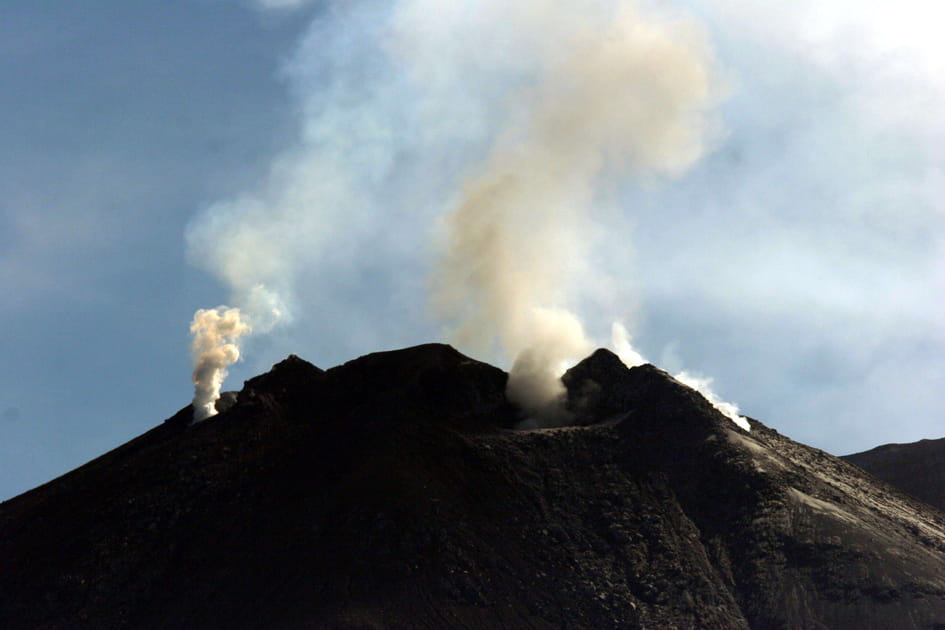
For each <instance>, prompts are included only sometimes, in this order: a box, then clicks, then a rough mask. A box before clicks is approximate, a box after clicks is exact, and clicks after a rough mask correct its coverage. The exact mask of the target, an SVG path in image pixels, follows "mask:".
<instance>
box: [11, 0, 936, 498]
mask: <svg viewBox="0 0 945 630" xmlns="http://www.w3.org/2000/svg"><path fill="white" fill-rule="evenodd" d="M581 2H585V3H586V4H587V6H588V7H592V5H593V6H596V7H597V8H598V9H599V6H598V5H601V4H602V3H603V4H606V2H605V0H581ZM439 5H442V8H441V9H438V8H437V7H438V6H439ZM500 6H502V3H497V2H495V1H494V0H481V1H479V2H473V1H471V0H470V1H466V0H463V1H461V2H453V3H442V2H440V3H435V2H432V1H429V0H401V1H400V2H367V1H364V2H356V1H353V0H346V1H343V2H342V1H339V2H336V3H334V4H332V3H318V2H298V1H296V2H293V1H289V0H282V1H278V0H269V1H268V2H262V1H260V2H256V3H252V2H249V1H247V2H223V1H222V0H220V1H213V0H203V1H197V0H195V1H193V2H175V3H166V2H156V1H155V2H133V3H132V2H117V1H114V2H91V1H90V2H83V3H76V2H72V1H70V0H62V1H59V2H54V1H48V2H29V3H27V2H18V3H14V2H6V3H0V64H2V67H0V95H2V97H0V149H2V150H0V288H2V294H3V296H2V299H0V326H2V330H3V335H2V336H0V340H2V341H0V344H2V345H0V499H2V498H8V497H10V496H13V495H14V494H17V493H19V492H21V491H24V490H26V489H28V488H30V487H33V486H35V485H37V484H39V483H42V482H44V481H47V480H49V479H51V478H52V477H54V476H56V475H59V474H61V473H63V472H66V471H67V470H70V469H71V468H74V467H75V466H77V465H80V464H82V463H84V462H85V461H87V460H89V459H91V458H92V457H94V456H97V455H99V454H101V453H103V452H104V451H106V450H108V449H110V448H113V447H115V446H117V445H119V444H121V443H122V442H124V441H126V440H128V439H130V438H132V437H134V436H136V435H138V434H140V433H142V432H143V431H145V430H147V429H149V428H151V427H153V426H154V425H156V424H157V423H159V422H161V421H162V420H163V419H164V418H166V417H168V416H170V415H171V414H173V413H174V412H175V411H177V410H178V409H179V408H181V407H183V406H184V405H186V404H188V402H189V401H190V397H191V396H192V386H191V382H190V372H191V369H192V365H191V357H190V353H189V350H188V344H189V338H188V331H187V327H188V324H189V322H190V319H191V317H192V316H193V313H194V311H195V310H196V309H197V308H202V307H214V306H217V305H219V304H227V303H231V302H232V300H234V299H239V295H238V294H239V292H240V291H241V290H242V289H243V288H244V287H241V286H240V285H241V283H248V285H250V286H252V285H253V284H254V283H256V282H257V281H258V282H266V283H268V284H269V285H272V284H273V283H275V284H277V285H280V283H284V284H285V286H284V287H282V286H277V287H276V288H277V289H279V290H280V291H283V293H284V295H285V296H287V297H285V299H286V301H287V304H286V306H287V310H288V311H290V312H291V315H292V317H291V320H289V319H288V318H287V319H286V321H285V322H284V323H281V324H279V325H277V326H276V327H275V328H274V329H273V330H272V332H271V333H269V334H259V335H256V336H254V337H253V338H251V339H250V340H249V342H248V343H247V345H246V346H245V348H244V361H243V362H242V363H239V364H237V365H236V366H234V367H233V369H231V375H230V378H229V380H228V382H227V388H231V389H238V388H239V387H240V384H241V382H242V380H244V379H245V378H248V377H249V376H251V375H253V374H256V373H259V372H261V371H264V370H266V369H268V367H269V365H271V364H272V363H274V362H276V361H278V360H280V359H281V358H283V357H284V356H285V355H286V354H288V353H290V352H293V353H296V354H298V355H300V356H302V357H304V358H306V359H308V360H310V361H312V362H313V363H315V364H316V365H319V366H321V367H330V366H331V365H335V364H337V363H340V362H342V361H344V360H347V359H350V358H353V357H355V356H358V355H360V354H364V353H366V352H370V351H374V350H382V349H390V348H395V347H400V346H405V345H410V344H414V343H422V342H426V341H434V340H445V339H446V338H447V333H446V332H445V330H444V328H443V322H442V321H439V320H438V319H437V318H436V317H435V316H434V315H433V314H432V312H431V309H430V308H429V297H428V293H429V291H428V288H429V283H430V276H431V267H432V266H433V265H435V264H436V263H437V260H438V254H437V251H438V249H437V248H438V246H439V244H441V241H442V217H443V216H444V215H445V214H446V213H447V211H448V210H449V209H450V205H451V204H453V203H455V199H456V197H457V195H458V194H459V192H458V191H459V190H461V189H462V185H463V179H464V177H465V176H467V175H468V173H469V171H470V169H472V168H473V167H474V166H475V165H476V164H477V162H479V161H481V160H482V159H483V158H484V156H485V155H486V154H487V153H488V147H489V146H491V144H492V143H494V142H495V141H496V137H497V136H499V135H500V134H502V133H505V132H506V131H507V129H508V123H509V121H510V120H511V121H514V120H516V118H515V117H516V116H519V115H522V114H521V112H519V111H518V110H516V103H517V102H518V101H516V99H515V98H513V96H514V95H515V94H516V93H517V92H516V91H517V90H521V89H523V88H522V86H528V85H530V81H532V76H531V74H530V73H531V72H533V70H534V68H532V67H531V66H530V65H529V63H528V61H527V60H528V59H529V57H528V54H527V53H528V51H529V50H530V49H531V48H534V47H535V46H541V45H544V44H547V42H541V41H537V42H536V41H530V40H529V41H526V40H524V39H522V36H521V29H516V28H510V27H509V26H508V25H509V24H511V23H513V22H510V21H507V20H504V19H503V16H504V13H502V11H507V9H499V8H497V7H500ZM520 6H521V7H523V11H524V9H531V10H535V11H539V10H544V11H548V10H553V9H548V7H554V3H549V2H546V1H543V0H520ZM578 6H580V3H578ZM647 6H648V7H650V9H651V10H656V9H653V7H654V6H656V5H653V3H648V4H647ZM669 6H671V7H674V9H673V10H672V14H673V15H674V16H675V18H678V19H683V20H684V21H685V23H686V24H687V25H689V27H692V28H693V29H694V32H695V33H696V35H695V36H696V37H697V38H698V39H700V41H701V40H704V43H705V44H706V46H707V47H708V48H709V49H710V50H711V51H712V52H711V54H710V56H711V57H712V58H713V59H714V61H713V63H712V72H713V76H712V80H713V83H712V85H713V94H712V97H713V99H715V102H716V103H717V106H716V107H714V108H713V109H712V110H711V111H710V112H708V115H707V119H706V120H707V121H708V123H707V126H706V134H705V146H704V148H703V149H704V150H703V151H702V152H703V155H702V157H701V159H700V160H699V161H697V162H696V163H695V164H694V165H692V166H691V167H689V169H688V170H686V171H685V172H682V173H680V174H676V175H673V176H670V175H665V174H661V173H652V172H635V173H630V174H624V175H623V176H621V177H620V178H619V179H618V180H616V181H608V182H605V183H604V185H602V187H601V189H600V190H598V191H597V193H596V194H595V201H594V204H593V207H591V208H590V209H589V210H588V212H587V213H586V221H585V222H584V225H583V226H582V227H581V230H582V234H584V235H585V236H586V239H587V243H586V248H585V249H586V251H585V255H584V256H583V258H582V259H580V260H576V261H575V264H574V266H575V270H573V274H571V272H570V271H569V281H572V282H575V281H576V283H577V284H578V285H579V289H580V290H578V291H576V292H575V293H574V295H575V298H574V303H571V304H569V305H568V307H569V308H571V309H573V310H575V311H576V312H577V313H578V314H579V315H580V316H581V318H582V319H583V321H584V323H585V325H586V327H587V329H588V333H589V334H590V335H591V336H592V337H593V338H594V339H597V340H599V341H600V343H606V342H607V340H608V331H609V327H610V324H611V322H612V321H613V320H614V319H621V320H623V321H625V322H626V323H627V325H628V327H629V328H630V331H631V333H632V335H633V338H634V342H635V344H636V346H637V347H638V349H640V350H641V351H642V352H643V354H644V355H645V356H647V357H648V358H649V359H650V360H651V361H653V362H655V363H657V364H658V365H659V366H660V367H663V368H666V369H668V370H672V371H677V370H680V369H687V370H689V371H690V372H697V373H699V374H702V375H704V376H710V377H712V378H713V379H714V387H715V389H716V391H717V392H718V393H719V394H720V395H721V396H722V397H723V398H726V399H728V400H733V401H735V402H737V403H738V404H739V405H740V406H741V408H742V410H743V411H744V412H745V413H746V414H748V415H751V416H753V417H756V418H758V419H760V420H762V421H763V422H765V423H766V424H768V425H769V426H772V427H773V428H775V429H777V430H778V431H780V432H782V433H784V434H786V435H788V436H790V437H792V438H794V439H797V440H801V441H803V442H806V443H809V444H811V445H813V446H816V447H819V448H823V449H825V450H827V451H830V452H833V453H837V454H842V453H848V452H853V451H858V450H863V449H866V448H869V447H872V446H875V445H878V444H881V443H885V442H892V441H895V442H907V441H914V440H918V439H922V438H931V437H941V436H942V435H945V423H943V420H945V411H943V409H945V116H942V113H943V105H945V44H943V43H942V40H941V38H940V36H939V34H938V30H939V27H940V24H941V23H942V18H945V14H943V11H945V10H943V9H940V8H932V9H930V8H929V7H930V6H931V5H929V4H928V3H926V2H920V1H919V0H907V1H904V2H898V3H895V4H893V3H889V2H879V1H875V0H869V1H866V2H862V1H861V2H856V3H854V2H848V1H846V0H822V1H820V2H816V3H815V2H795V3H790V4H789V5H788V4H785V3H783V2H775V1H773V0H688V1H682V2H679V3H675V4H672V5H669ZM666 11H667V9H665V8H663V9H659V12H661V14H665V13H666ZM680 11H685V15H686V16H688V17H685V18H682V17H680V15H681V14H680V13H679V12H680ZM930 11H931V14H930ZM936 12H937V13H938V14H937V15H935V13H936ZM484 16H486V17H484ZM526 17H527V16H526ZM675 18H674V19H675ZM522 19H525V18H522ZM542 19H548V16H547V15H545V16H544V17H543V18H542ZM538 31H541V29H538ZM549 32H551V31H549ZM532 37H534V34H533V35H532ZM408 66H409V68H408V70H404V67H408ZM510 95H512V96H510ZM644 171H645V169H644ZM218 235H219V238H218ZM221 243H222V244H227V248H224V247H223V246H222V245H221ZM224 249H225V251H224ZM552 255H554V253H552ZM287 261H288V262H287ZM460 349H461V350H465V351H467V352H469V353H472V354H475V353H474V352H472V350H471V349H470V348H463V347H460ZM478 358H483V359H486V360H490V361H494V362H497V363H500V364H502V367H505V368H508V367H509V365H508V361H507V359H505V358H504V357H502V356H501V355H499V354H495V355H493V356H479V357H478Z"/></svg>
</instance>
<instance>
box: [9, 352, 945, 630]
mask: <svg viewBox="0 0 945 630" xmlns="http://www.w3.org/2000/svg"><path fill="white" fill-rule="evenodd" d="M506 380H507V375H506V374H505V373H504V372H502V371H501V370H499V369H497V368H494V367H491V366H489V365H486V364H484V363H480V362H478V361H474V360H472V359H469V358H467V357H465V356H463V355H461V354H460V353H458V352H456V351H455V350H453V349H452V348H450V347H448V346H444V345H425V346H418V347H415V348H409V349H406V350H399V351H394V352H384V353H379V354H373V355H369V356H366V357H362V358H360V359H356V360H354V361H350V362H348V363H346V364H344V365H342V366H339V367H336V368H333V369H330V370H327V371H322V370H320V369H318V368H316V367H314V366H313V365H311V364H309V363H306V362H305V361H303V360H301V359H299V358H297V357H294V356H291V357H289V358H288V359H286V360H285V361H283V362H281V363H279V364H277V365H275V366H274V367H273V369H272V370H271V371H270V372H268V373H266V374H263V375H261V376H258V377H256V378H254V379H251V380H249V381H247V382H246V384H245V386H244V387H243V389H242V390H241V391H240V392H239V393H238V395H237V396H236V397H235V400H231V401H230V405H229V406H228V407H227V408H226V410H225V411H222V412H221V413H220V414H218V415H216V416H213V417H211V418H209V419H207V420H205V421H203V422H200V423H198V424H196V425H191V424H190V417H191V411H192V410H191V409H190V408H189V407H188V408H185V409H182V410H181V411H180V412H179V413H177V414H176V415H174V416H173V417H171V418H169V419H168V420H167V421H165V422H164V423H163V424H161V425H160V426H158V427H156V428H154V429H153V430H151V431H149V432H147V433H145V434H144V435H142V436H140V437H139V438H137V439H135V440H132V441H131V442H129V443H127V444H125V445H123V446H121V447H119V448H117V449H115V450H114V451H111V452H110V453H107V454H105V455H103V456H102V457H100V458H98V459H96V460H93V461H92V462H89V463H88V464H86V465H85V466H83V467H81V468H79V469H77V470H75V471H73V472H71V473H69V474H67V475H64V476H62V477H60V478H59V479H56V480H54V481H51V482H50V483H47V484H45V485H43V486H41V487H39V488H36V489H34V490H32V491H30V492H27V493H25V494H23V495H21V496H19V497H16V498H14V499H11V500H9V501H7V502H5V503H3V504H0V569H2V570H0V627H2V628H11V629H21V628H30V629H36V628H43V629H47V630H54V629H64V628H69V629H73V628H135V629H137V628H221V629H222V628H226V629H240V628H259V629H273V628H277V629H283V628H288V629H295V628H298V629H302V628H334V629H341V628H346V629H361V630H364V629H406V628H421V629H437V630H442V629H445V628H468V629H472V628H507V629H514V630H521V629H551V628H574V629H594V630H601V629H608V628H615V629H616V628H758V629H762V628H765V629H766V628H804V629H815V628H817V629H820V628H856V629H857V630H862V629H870V628H876V629H880V628H882V629H888V628H899V629H913V628H916V629H917V628H940V629H941V628H945V514H943V513H941V512H939V511H936V510H933V509H931V508H929V507H928V506H926V505H925V504H923V503H921V502H919V501H916V500H913V499H912V498H910V497H908V496H906V495H903V494H900V493H898V492H897V491H895V490H893V489H892V488H890V487H888V486H886V485H885V484H882V483H879V482H877V481H876V480H874V479H873V478H872V477H870V476H869V475H867V474H865V473H863V472H862V471H861V470H860V469H858V468H856V467H855V466H853V465H851V464H848V463H846V462H844V461H842V460H840V459H838V458H836V457H832V456H830V455H828V454H826V453H824V452H822V451H818V450H816V449H813V448H810V447H807V446H804V445H802V444H798V443H796V442H792V441H791V440H789V439H787V438H785V437H783V436H781V435H780V434H778V433H777V432H776V431H773V430H771V429H769V428H767V427H765V426H764V425H762V424H761V423H759V422H757V421H754V420H752V421H751V426H752V430H751V432H745V431H743V430H741V429H739V428H738V427H737V426H735V425H734V424H733V423H732V422H731V421H730V420H728V419H727V418H725V417H724V416H722V415H721V414H719V413H718V412H717V411H716V410H715V409H714V408H713V407H712V406H711V405H710V404H709V403H708V402H707V401H706V400H705V399H704V398H703V397H702V396H701V395H699V394H698V393H696V392H695V391H693V390H691V389H689V388H687V387H685V386H683V385H681V384H680V383H678V382H676V381H675V380H673V379H672V378H670V377H669V376H668V375H667V374H666V373H665V372H662V371H660V370H658V369H656V368H655V367H653V366H641V367H637V368H633V369H627V368H626V367H624V366H623V364H622V363H620V361H619V360H618V359H617V358H616V356H614V355H613V354H612V353H610V352H608V351H606V350H599V351H597V352H595V353H594V354H593V355H592V356H591V357H589V358H588V359H586V360H585V361H583V362H582V363H581V364H579V365H577V366H576V367H574V368H573V369H572V370H570V371H569V372H568V373H567V374H566V375H565V376H564V378H563V380H564V382H565V384H566V385H567V388H568V392H569V397H568V406H569V408H570V410H571V412H572V413H573V415H574V418H575V424H574V426H568V427H562V428H556V429H536V430H528V431H524V430H515V429H514V428H513V427H515V426H516V425H517V424H518V423H519V422H520V421H521V420H522V418H521V417H520V416H519V413H518V411H517V410H516V408H515V407H514V406H512V405H511V404H510V403H509V402H508V400H507V399H506V397H505V384H506Z"/></svg>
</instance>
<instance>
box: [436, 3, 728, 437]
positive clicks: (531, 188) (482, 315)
mask: <svg viewBox="0 0 945 630" xmlns="http://www.w3.org/2000/svg"><path fill="white" fill-rule="evenodd" d="M511 4H512V6H511V7H509V6H507V5H502V7H503V8H501V9H500V8H498V5H495V6H493V7H492V10H494V11H495V12H496V15H495V18H496V20H497V21H501V22H502V23H504V24H506V25H509V24H511V25H512V26H511V28H514V29H515V32H516V36H517V37H520V38H522V39H524V40H526V41H528V42H529V44H530V46H529V50H530V53H531V55H532V56H533V59H531V60H530V63H531V65H532V72H533V75H532V77H531V80H530V81H529V82H528V83H527V84H525V85H522V86H521V87H520V88H518V89H516V90H514V91H513V92H512V94H510V98H511V99H513V103H514V105H513V106H512V107H511V108H510V111H511V112H512V114H513V115H510V116H509V117H508V119H506V120H504V121H503V123H502V126H501V128H500V129H499V131H498V134H497V135H496V139H495V142H494V144H493V145H492V146H491V148H490V151H489V153H488V155H487V156H486V157H485V159H484V160H483V162H482V164H481V166H479V167H477V168H475V169H473V172H472V174H471V175H470V176H469V177H468V179H467V181H466V182H465V184H464V187H463V190H462V193H461V196H460V200H459V202H458V203H457V205H456V207H455V209H454V210H453V211H452V212H451V213H450V214H449V216H447V218H446V225H447V229H448V230H449V237H448V242H447V248H446V252H445V254H444V255H443V260H442V263H441V264H440V265H438V267H437V273H436V281H435V287H436V292H437V294H436V299H437V303H438V305H439V306H440V308H441V309H443V310H444V311H445V312H446V313H447V314H448V315H449V316H451V317H452V318H453V319H455V320H458V322H459V323H460V326H459V329H458V332H457V334H458V335H459V339H460V340H462V341H478V342H479V343H480V344H481V343H483V342H489V341H491V339H492V336H493V335H498V341H499V343H500V345H501V348H502V349H503V350H504V351H505V353H506V354H507V355H508V356H510V357H514V358H515V363H514V364H513V366H512V371H511V374H510V378H509V395H510V397H511V398H512V399H513V400H515V401H517V402H519V403H520V404H522V405H523V406H524V407H525V409H526V410H528V411H531V412H534V413H538V414H540V415H544V416H550V418H549V419H550V420H551V421H554V416H555V415H556V414H554V411H553V410H554V401H555V400H556V399H558V398H559V397H561V396H562V395H563V393H564V388H563V385H562V384H561V381H560V380H559V377H560V376H561V374H560V370H559V367H560V366H561V365H562V364H563V363H565V362H567V361H568V360H575V359H579V358H581V357H582V356H583V355H585V354H587V353H588V352H589V351H590V350H591V349H592V343H591V341H590V340H589V339H588V338H587V336H586V334H585V332H584V327H583V326H582V325H581V322H580V321H579V319H578V318H577V316H576V315H575V314H574V313H572V312H569V311H568V310H566V309H567V308H568V307H569V306H570V304H571V303H572V301H573V300H572V297H573V296H572V295H571V292H572V286H573V284H575V283H580V282H581V274H582V272H583V271H584V269H583V268H582V261H583V260H584V259H585V254H586V252H585V248H586V247H587V246H588V240H589V239H588V230H587V228H586V224H587V222H588V216H587V215H588V214H589V213H590V211H591V209H592V207H593V205H594V203H595V201H596V197H597V191H598V190H600V189H602V188H603V189H604V190H607V189H611V188H614V187H615V185H616V184H617V183H618V182H619V180H620V178H623V177H626V176H628V175H630V176H632V175H640V174H649V173H651V172H656V173H660V174H669V175H672V174H676V173H679V172H681V171H683V170H684V169H686V168H687V167H688V166H689V165H690V164H692V163H693V162H694V161H695V160H696V159H698V158H699V157H700V155H701V154H702V152H703V145H704V136H705V132H704V126H705V120H704V118H705V116H704V114H705V112H706V111H707V110H708V109H709V107H710V106H711V105H712V104H713V103H712V99H713V97H714V96H715V90H713V86H712V76H711V57H710V55H709V51H708V48H707V46H706V44H705V41H704V39H703V38H702V36H701V33H700V32H699V30H698V29H697V28H695V26H694V25H693V24H692V23H690V22H684V21H679V20H678V19H677V20H672V19H670V18H668V17H660V16H656V15H644V14H642V13H641V12H640V11H639V10H638V9H637V8H636V5H635V4H634V3H630V2H616V3H614V2H578V3H566V4H561V3H558V2H549V1H537V0H536V1H533V2H525V3H511ZM506 27H507V28H509V26H506ZM549 405H550V407H549Z"/></svg>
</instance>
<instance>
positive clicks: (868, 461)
mask: <svg viewBox="0 0 945 630" xmlns="http://www.w3.org/2000/svg"><path fill="white" fill-rule="evenodd" d="M843 459H845V460H846V461H848V462H850V463H851V464H856V465H857V466H859V467H860V468H862V469H863V470H865V471H866V472H868V473H870V474H871V475H874V476H876V477H878V478H880V479H882V480H883V481H885V482H886V483H888V484H891V485H893V486H895V487H897V488H899V489H900V490H902V491H904V492H906V493H908V494H911V495H912V496H914V497H916V498H917V499H921V500H922V501H925V502H926V503H928V504H929V505H932V506H934V507H937V508H938V509H940V510H945V438H941V439H938V440H920V441H918V442H912V443H911V444H886V445H884V446H877V447H876V448H874V449H871V450H868V451H865V452H863V453H854V454H853V455H844V456H843Z"/></svg>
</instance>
